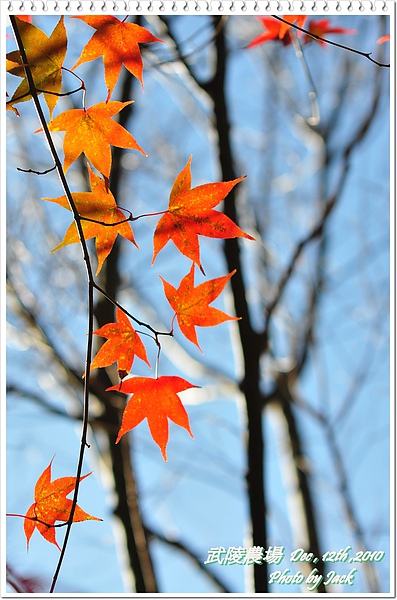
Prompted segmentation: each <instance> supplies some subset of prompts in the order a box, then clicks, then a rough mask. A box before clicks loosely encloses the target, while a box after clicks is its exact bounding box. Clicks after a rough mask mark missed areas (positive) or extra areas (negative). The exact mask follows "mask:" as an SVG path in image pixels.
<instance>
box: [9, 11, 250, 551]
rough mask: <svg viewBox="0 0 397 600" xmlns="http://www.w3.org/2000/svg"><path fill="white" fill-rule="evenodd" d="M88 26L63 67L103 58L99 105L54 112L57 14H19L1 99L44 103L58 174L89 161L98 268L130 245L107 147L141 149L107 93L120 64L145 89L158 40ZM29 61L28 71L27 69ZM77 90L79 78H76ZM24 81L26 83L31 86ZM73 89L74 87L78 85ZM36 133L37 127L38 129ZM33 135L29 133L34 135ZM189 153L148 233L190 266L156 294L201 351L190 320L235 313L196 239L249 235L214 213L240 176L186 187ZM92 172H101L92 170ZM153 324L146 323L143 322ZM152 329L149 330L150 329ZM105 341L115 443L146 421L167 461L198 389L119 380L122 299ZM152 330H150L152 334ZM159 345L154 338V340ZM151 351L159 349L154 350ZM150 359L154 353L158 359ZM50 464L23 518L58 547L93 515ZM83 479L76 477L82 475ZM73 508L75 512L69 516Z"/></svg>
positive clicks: (63, 44)
mask: <svg viewBox="0 0 397 600" xmlns="http://www.w3.org/2000/svg"><path fill="white" fill-rule="evenodd" d="M72 18H78V19H80V20H81V21H83V22H85V23H86V24H87V25H89V26H90V27H92V28H93V29H95V33H94V34H93V36H92V37H91V39H90V40H89V41H88V43H87V44H86V45H85V47H84V48H83V50H82V52H81V55H80V57H79V58H78V60H77V62H76V63H75V65H74V66H73V67H72V69H71V71H72V72H74V70H75V69H77V68H78V67H79V66H80V65H82V64H83V63H86V62H89V61H93V60H95V59H97V58H102V59H103V65H104V79H105V85H106V88H107V96H106V99H105V100H104V101H103V102H99V103H97V104H94V105H93V106H90V107H86V106H85V103H84V102H85V101H84V98H85V95H84V97H83V106H82V108H73V109H69V110H66V111H64V112H61V113H60V114H59V115H57V116H55V117H53V113H54V110H55V108H56V106H57V102H58V99H59V96H60V95H61V90H62V73H63V69H64V66H63V65H64V61H65V58H66V53H67V44H68V40H67V35H66V28H65V24H64V17H63V16H62V17H61V18H60V19H59V21H58V23H57V25H56V27H55V28H54V30H53V32H52V34H51V35H50V36H47V35H46V34H45V33H44V32H43V31H42V30H41V29H39V28H38V27H36V26H35V25H33V23H32V21H31V19H23V18H17V19H16V21H17V25H18V31H19V35H20V38H21V41H22V44H23V47H24V49H25V52H26V60H27V63H26V62H25V63H24V61H23V60H22V57H21V54H20V52H19V51H14V52H10V53H9V54H8V55H7V70H8V72H9V73H11V74H12V75H15V76H17V77H21V78H22V82H21V83H20V84H19V86H18V88H17V89H16V91H15V92H14V94H13V96H12V97H11V98H10V100H9V101H8V102H7V109H10V110H13V111H14V112H15V113H16V114H17V115H18V116H19V113H18V110H17V108H16V105H18V104H19V103H22V102H26V101H28V100H30V99H32V94H34V93H35V94H37V95H40V94H43V97H44V100H45V102H46V104H47V107H48V110H49V117H50V118H49V122H48V124H47V127H48V130H49V131H50V132H52V133H58V132H65V133H64V137H63V153H64V159H63V171H64V173H65V174H66V173H67V171H68V170H69V168H70V167H71V166H72V165H73V163H75V161H76V160H77V159H78V158H79V157H80V156H81V155H82V154H84V155H85V157H86V159H87V161H88V162H87V173H88V181H89V185H90V191H84V192H73V193H72V194H71V197H72V200H73V203H74V207H73V212H75V211H76V213H77V214H78V216H79V220H80V232H82V235H83V236H84V240H90V239H95V250H96V254H97V271H96V275H98V274H99V273H100V271H101V269H102V267H103V265H104V262H105V261H106V259H107V257H108V256H109V254H110V252H111V251H112V248H113V246H114V243H115V241H116V239H117V236H118V235H120V236H122V237H123V238H124V239H126V240H127V241H129V242H131V243H132V244H134V245H135V246H136V247H137V248H138V245H137V243H136V240H135V235H134V232H133V229H132V226H131V221H133V220H134V218H133V217H132V213H131V214H130V218H126V217H125V214H124V212H123V210H121V209H120V208H119V206H118V205H117V202H116V199H115V198H114V196H113V194H112V192H111V191H110V189H109V177H110V173H111V168H112V152H111V146H116V147H119V148H125V149H129V150H137V151H139V152H140V153H141V154H143V155H144V156H146V153H145V151H144V150H143V149H142V148H141V146H140V145H139V144H138V142H137V141H136V140H135V139H134V137H133V136H132V135H131V133H130V132H129V131H127V130H126V129H125V128H124V127H122V126H121V125H119V124H118V123H117V122H115V121H114V120H113V117H115V116H116V115H117V114H118V113H120V111H122V110H123V109H124V108H125V107H127V106H129V105H130V104H131V103H132V102H133V101H132V100H129V101H127V102H118V101H113V100H111V96H112V93H113V91H114V89H115V87H116V85H117V81H118V78H119V75H120V72H121V69H122V67H123V65H124V67H125V68H126V69H128V70H129V71H130V72H131V73H132V75H133V76H134V77H136V78H137V79H138V81H139V82H140V84H141V86H142V89H143V62H142V57H141V52H140V46H139V44H142V43H144V44H147V43H154V42H162V40H160V39H158V38H156V37H155V36H154V35H152V34H151V33H150V32H149V31H147V30H146V29H145V28H143V27H141V26H138V25H136V24H134V23H129V22H126V19H124V20H122V21H121V20H119V19H117V18H116V17H114V16H108V15H105V16H78V17H72ZM28 67H29V70H30V75H31V78H29V77H28V75H27V72H26V70H27V68H28ZM79 80H80V82H81V88H80V89H84V90H85V85H84V82H83V81H82V80H81V79H80V78H79ZM29 81H33V85H34V88H35V89H34V91H33V90H32V89H31V86H30V83H29ZM77 91H79V90H77ZM38 131H40V130H38ZM36 133H37V132H36ZM191 162H192V156H190V157H189V159H188V161H187V163H186V165H185V167H184V168H183V169H182V171H181V172H180V173H179V174H178V175H177V176H176V178H175V181H174V183H173V185H172V188H171V192H170V196H169V202H168V207H167V208H166V209H165V210H163V211H162V212H161V213H156V214H162V216H161V218H160V219H159V221H158V223H157V226H156V228H155V230H154V234H153V258H152V265H153V263H154V262H155V260H156V258H157V255H158V254H159V252H161V250H162V249H163V248H164V247H165V246H166V245H167V243H168V242H169V241H172V242H173V244H174V245H175V247H176V249H177V250H178V252H179V253H180V254H182V255H183V256H185V257H186V258H187V259H189V260H190V261H191V267H190V270H189V272H188V273H187V275H186V276H184V277H183V278H182V280H181V281H180V283H179V287H177V288H176V287H174V286H173V285H172V284H171V283H169V282H167V281H166V280H165V279H164V278H163V277H161V276H160V278H161V281H162V283H163V287H164V293H165V296H166V298H167V300H168V303H169V305H170V307H171V309H172V311H173V313H174V314H173V317H172V321H171V331H170V333H169V334H168V335H172V333H173V323H174V321H175V320H176V321H177V322H178V325H179V328H180V331H181V333H182V334H183V335H184V336H185V337H186V339H187V340H188V341H189V342H191V343H193V344H194V345H195V346H197V348H198V349H199V350H200V351H202V350H201V348H200V345H199V343H198V338H197V332H196V328H197V327H212V326H216V325H219V324H221V323H224V322H225V321H234V320H237V319H238V317H234V316H231V315H228V314H226V313H225V312H223V311H221V310H219V309H217V308H214V307H212V306H210V304H211V303H212V302H213V301H214V300H216V299H217V298H218V296H219V295H220V294H221V292H222V291H223V289H224V288H225V286H226V284H227V283H228V281H229V280H230V278H231V277H232V276H233V274H234V272H235V271H233V272H231V273H229V274H228V275H225V276H223V277H218V278H215V279H212V280H209V281H204V282H203V283H201V284H199V285H197V286H195V281H194V278H195V267H196V266H197V267H198V268H199V269H200V271H201V273H202V274H203V276H205V271H204V268H203V265H202V261H201V257H200V244H199V236H206V237H209V238H218V239H226V238H236V237H241V238H246V239H249V240H253V239H254V238H253V237H252V236H250V235H249V234H247V233H245V232H244V231H242V230H241V229H240V227H238V225H236V223H234V222H233V221H232V220H231V219H230V218H229V217H227V216H226V215H225V214H224V213H223V212H220V211H218V210H215V207H216V206H218V205H219V204H220V203H221V202H222V201H223V200H224V199H225V198H226V196H227V195H228V194H229V193H230V192H231V191H232V190H233V188H234V187H235V186H236V185H237V184H238V183H240V182H241V181H243V179H244V177H240V178H238V179H234V180H233V181H223V182H216V183H206V184H203V185H199V186H196V187H192V175H191ZM94 169H95V170H96V171H97V172H98V173H99V174H97V173H96V172H95V171H94ZM43 200H45V201H47V202H52V203H54V204H58V205H59V206H61V207H62V208H65V209H67V210H69V211H71V210H72V206H71V204H70V201H69V197H68V196H67V195H62V196H59V197H56V198H43ZM80 242H81V240H80V235H79V229H78V227H77V225H76V221H75V220H74V221H73V222H72V223H71V224H70V226H69V227H68V229H67V231H66V233H65V235H64V237H63V240H62V241H61V243H60V244H58V245H57V246H56V247H55V248H54V249H53V252H55V251H57V250H59V249H61V248H64V247H65V246H68V245H69V244H76V243H80ZM150 329H151V328H150ZM151 331H154V330H153V329H151ZM93 333H94V334H95V335H97V336H101V337H103V338H106V341H105V342H104V343H103V345H102V347H101V348H100V350H99V351H98V353H97V354H96V356H95V357H94V359H93V360H92V362H91V365H90V370H93V369H97V368H104V367H108V366H110V365H112V364H114V363H116V364H117V371H118V375H119V378H120V383H119V384H117V385H114V386H111V387H109V388H108V391H117V392H121V393H124V394H129V395H130V399H129V401H128V402H127V405H126V407H125V410H124V412H123V416H122V421H121V425H120V429H119V432H118V435H117V438H116V440H115V442H116V443H118V442H119V441H120V440H121V438H122V437H123V435H125V434H126V433H127V432H129V431H130V430H131V429H133V428H134V427H136V426H137V425H139V424H140V423H141V422H142V421H143V420H144V419H147V422H148V426H149V431H150V433H151V436H152V438H153V440H154V442H155V443H156V444H157V445H158V446H159V448H160V451H161V454H162V456H163V458H164V460H165V461H166V460H167V454H166V448H167V443H168V439H169V421H170V420H171V421H173V422H174V423H175V424H176V425H178V426H180V427H182V428H184V429H185V430H186V431H187V432H188V433H189V435H190V436H191V437H193V433H192V431H191V428H190V423H189V417H188V414H187V412H186V410H185V408H184V406H183V404H182V402H181V399H180V397H179V394H181V393H182V392H184V391H186V390H189V389H192V388H197V387H198V386H196V385H194V384H192V383H190V382H188V381H186V380H185V379H183V378H181V377H177V376H168V375H163V376H158V374H157V367H158V365H157V364H156V376H155V377H134V376H132V377H129V378H127V379H126V377H127V376H128V375H129V374H130V372H131V369H132V366H133V363H134V360H135V357H137V358H139V359H140V360H142V361H143V362H145V363H146V364H147V365H148V367H149V368H151V365H150V363H149V360H148V357H147V353H146V348H145V345H144V344H143V342H142V339H141V336H140V334H139V332H137V331H136V330H135V329H134V327H133V326H132V323H131V321H130V319H129V317H128V316H127V311H125V310H124V309H122V307H120V305H117V308H116V322H114V323H107V324H105V325H103V326H102V327H100V328H99V329H97V330H95V331H94V332H93ZM156 336H157V334H156ZM154 339H155V341H156V344H157V345H158V347H159V352H160V348H161V347H160V345H159V343H158V339H157V337H155V338H154ZM158 358H159V354H158ZM158 358H157V360H158ZM51 465H52V461H51V463H50V464H49V466H48V467H47V468H46V469H45V470H44V472H43V473H42V475H41V476H40V477H39V479H38V480H37V483H36V486H35V490H34V502H33V504H32V505H31V506H30V508H29V509H28V511H27V513H26V515H25V516H24V531H25V536H26V540H27V545H28V546H29V541H30V538H31V536H32V534H33V532H34V531H35V529H37V530H38V531H39V533H40V534H41V535H42V536H43V537H44V538H45V539H46V540H47V541H48V542H50V543H52V544H54V545H55V546H57V548H58V549H60V547H59V545H58V543H57V541H56V537H55V527H57V526H59V525H56V523H57V522H60V526H62V525H66V524H68V523H69V521H70V520H71V521H72V522H78V521H85V520H100V519H98V518H97V517H93V516H91V515H89V514H88V513H86V512H85V511H83V510H82V509H81V508H80V507H79V506H78V505H77V504H73V501H72V500H71V499H69V498H67V496H68V494H70V493H71V492H72V491H73V490H74V489H75V487H76V484H77V478H76V477H61V478H59V479H56V480H54V481H51ZM88 475H89V474H87V475H84V476H81V477H80V478H79V480H78V481H79V482H80V481H82V480H83V479H85V478H86V477H88ZM72 512H73V514H72Z"/></svg>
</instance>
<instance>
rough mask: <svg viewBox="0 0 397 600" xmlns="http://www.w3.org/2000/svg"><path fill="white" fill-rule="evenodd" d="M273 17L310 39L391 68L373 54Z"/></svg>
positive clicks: (379, 65) (274, 16)
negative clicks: (372, 55)
mask: <svg viewBox="0 0 397 600" xmlns="http://www.w3.org/2000/svg"><path fill="white" fill-rule="evenodd" d="M271 16H272V17H273V18H274V19H277V21H281V22H282V23H286V25H288V26H289V27H293V28H294V29H297V30H298V31H302V32H303V33H305V34H306V35H309V36H310V37H312V38H313V39H315V40H318V41H319V42H325V43H326V44H330V45H331V46H336V47H337V48H342V50H347V51H348V52H353V53H354V54H359V55H360V56H364V58H367V59H368V60H370V61H371V62H372V63H374V64H375V65H378V67H387V68H390V64H388V65H387V64H385V63H381V62H378V61H377V60H375V59H374V58H371V54H372V52H361V50H356V49H355V48H350V47H349V46H344V45H343V44H338V43H337V42H332V41H331V40H326V39H325V38H323V37H320V36H319V35H316V34H315V33H311V32H310V31H308V30H307V29H303V27H299V25H295V24H294V23H289V22H288V21H286V20H285V19H283V18H281V17H277V16H276V15H271Z"/></svg>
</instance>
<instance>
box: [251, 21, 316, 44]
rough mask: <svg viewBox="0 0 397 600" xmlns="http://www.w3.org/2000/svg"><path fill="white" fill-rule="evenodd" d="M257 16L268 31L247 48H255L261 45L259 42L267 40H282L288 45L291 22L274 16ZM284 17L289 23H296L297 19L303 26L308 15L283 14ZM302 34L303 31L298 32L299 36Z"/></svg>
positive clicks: (299, 24)
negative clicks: (279, 19)
mask: <svg viewBox="0 0 397 600" xmlns="http://www.w3.org/2000/svg"><path fill="white" fill-rule="evenodd" d="M257 18H258V19H259V21H260V22H261V23H262V25H263V26H264V28H265V30H266V31H265V32H264V33H261V34H260V35H258V36H257V37H256V38H254V39H253V40H252V42H250V43H249V44H248V46H247V48H253V47H254V46H259V44H264V43H265V42H270V41H274V40H279V41H280V40H281V41H282V43H283V44H284V46H288V45H289V44H290V43H291V36H290V34H289V32H288V30H289V29H290V28H291V25H290V24H288V23H283V22H282V21H278V20H276V19H274V18H273V17H259V16H258V17H257ZM282 18H283V19H284V20H285V21H288V22H289V23H295V21H297V25H298V26H299V27H303V25H304V23H305V21H306V19H307V17H306V16H304V15H300V16H297V15H283V17H282ZM300 35H302V32H301V31H299V32H298V37H299V36H300Z"/></svg>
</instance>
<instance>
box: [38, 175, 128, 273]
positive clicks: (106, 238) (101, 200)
mask: <svg viewBox="0 0 397 600" xmlns="http://www.w3.org/2000/svg"><path fill="white" fill-rule="evenodd" d="M87 168H88V175H89V179H90V185H91V190H92V191H91V192H74V193H73V194H72V197H73V200H74V202H75V205H76V208H77V211H78V213H79V215H80V216H81V217H87V218H88V219H93V220H95V221H100V223H99V222H92V221H86V220H84V219H82V220H81V226H82V228H83V233H84V238H85V239H86V240H89V239H91V238H93V237H94V238H95V247H96V251H97V255H98V268H97V272H96V274H97V275H98V273H99V272H100V270H101V269H102V265H103V263H104V261H105V260H106V258H107V257H108V256H109V254H110V252H111V250H112V248H113V244H114V242H115V241H116V238H117V235H118V234H120V235H121V236H123V237H124V238H125V239H127V240H129V241H130V242H132V243H133V244H134V245H135V246H136V247H137V248H138V245H137V243H136V242H135V238H134V233H133V231H132V227H131V225H130V223H128V222H126V218H125V215H124V213H122V212H121V210H120V209H119V208H118V207H117V204H116V201H115V199H114V197H113V194H112V193H111V192H110V191H109V190H108V189H107V186H106V183H105V181H104V180H103V179H102V178H101V177H99V176H98V175H96V174H95V173H93V171H92V170H91V168H90V166H89V165H88V164H87ZM42 199H43V200H46V201H47V202H54V203H55V204H59V205H60V206H62V207H63V208H66V209H68V210H70V207H69V202H68V200H67V198H66V196H59V197H58V198H42ZM101 223H107V224H108V225H102V224H101ZM117 223H119V224H118V225H117ZM79 242H80V238H79V235H78V231H77V227H76V223H75V222H74V221H73V223H71V225H70V226H69V228H68V229H67V231H66V233H65V237H64V238H63V240H62V242H61V243H60V244H59V245H58V246H57V247H56V248H54V249H53V250H52V252H55V251H56V250H59V249H60V248H63V247H64V246H67V245H68V244H77V243H79Z"/></svg>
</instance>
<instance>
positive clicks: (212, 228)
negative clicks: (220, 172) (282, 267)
mask: <svg viewBox="0 0 397 600" xmlns="http://www.w3.org/2000/svg"><path fill="white" fill-rule="evenodd" d="M191 160H192V157H191V156H190V158H189V160H188V161H187V164H186V166H185V168H184V169H183V170H182V171H181V172H180V173H179V175H178V176H177V177H176V179H175V181H174V185H173V187H172V190H171V193H170V199H169V205H168V210H167V212H166V213H165V215H163V216H162V217H161V219H160V220H159V222H158V223H157V227H156V229H155V232H154V235H153V246H154V253H153V260H152V264H153V263H154V261H155V259H156V256H157V254H158V253H159V252H160V250H162V248H164V246H165V245H166V244H167V243H168V242H169V240H172V241H173V242H174V244H175V246H176V247H177V248H178V250H179V251H180V252H181V253H182V254H184V255H185V256H187V257H188V258H190V259H191V260H192V261H193V262H195V263H196V264H197V265H198V266H199V267H200V269H201V271H202V272H203V273H204V271H203V267H202V265H201V262H200V246H199V241H198V236H199V235H204V236H207V237H212V238H222V239H225V238H234V237H244V238H247V239H249V240H253V239H254V238H253V237H251V236H250V235H248V233H244V231H242V230H241V229H240V227H238V226H237V225H236V224H235V223H233V221H232V220H231V219H229V217H227V216H226V215H225V214H223V213H221V212H219V211H216V210H213V207H214V206H216V205H217V204H219V203H220V202H222V200H223V199H224V198H225V197H226V196H227V195H228V193H229V192H230V191H231V190H232V189H233V188H234V186H235V185H236V184H237V183H239V182H240V181H242V180H243V179H245V177H239V179H233V181H222V182H219V183H205V184H204V185H199V186H197V187H195V188H192V189H191V183H192V176H191V170H190V163H191Z"/></svg>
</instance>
